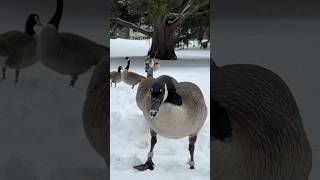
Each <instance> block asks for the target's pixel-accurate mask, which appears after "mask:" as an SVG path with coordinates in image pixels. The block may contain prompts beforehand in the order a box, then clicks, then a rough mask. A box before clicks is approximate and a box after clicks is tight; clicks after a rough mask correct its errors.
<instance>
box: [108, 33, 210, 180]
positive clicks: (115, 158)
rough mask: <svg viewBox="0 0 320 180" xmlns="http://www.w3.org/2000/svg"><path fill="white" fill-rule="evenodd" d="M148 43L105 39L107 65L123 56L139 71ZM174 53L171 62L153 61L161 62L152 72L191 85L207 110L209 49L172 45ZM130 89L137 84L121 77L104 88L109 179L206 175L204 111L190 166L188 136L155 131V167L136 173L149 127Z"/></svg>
mask: <svg viewBox="0 0 320 180" xmlns="http://www.w3.org/2000/svg"><path fill="white" fill-rule="evenodd" d="M150 43H151V41H150V40H124V39H113V40H111V42H110V47H111V52H110V54H111V63H110V68H111V70H116V69H117V67H118V66H119V65H122V66H123V67H125V66H126V61H124V60H123V59H124V58H125V57H126V56H129V57H131V61H132V62H131V66H130V70H131V71H133V72H136V73H139V74H142V75H145V72H144V59H145V56H146V54H147V51H148V49H149V47H150ZM176 54H177V56H178V60H177V61H166V60H162V61H159V63H160V66H161V67H160V69H159V70H158V71H157V72H155V77H157V76H160V75H163V74H166V75H170V76H173V77H175V78H176V79H177V80H178V81H191V82H193V83H195V84H197V85H198V86H199V87H200V89H201V90H202V92H203V95H204V97H205V101H206V105H207V107H208V111H209V110H210V102H209V100H210V86H209V84H210V75H209V73H210V67H209V56H210V51H209V50H200V49H198V48H194V49H187V50H177V51H176ZM136 91H137V86H136V87H135V88H134V89H133V90H132V89H131V87H130V86H129V85H127V84H125V83H123V82H121V83H119V84H117V87H112V88H111V90H110V141H111V142H110V148H111V153H110V163H111V164H110V166H111V167H110V172H111V179H128V178H129V179H132V180H135V179H139V180H140V179H147V178H148V179H149V178H151V179H153V180H157V179H159V180H160V179H161V180H163V179H166V180H171V179H192V180H200V179H201V180H203V179H210V137H209V136H210V121H209V120H210V112H208V116H207V120H206V123H205V125H204V126H203V127H202V129H201V130H200V132H199V134H198V140H197V142H196V145H195V163H196V169H195V170H190V169H189V165H188V164H187V162H188V161H189V157H190V156H189V151H188V138H183V139H178V140H173V139H167V138H163V137H161V136H159V135H158V142H157V144H156V145H155V148H154V157H153V162H154V163H155V170H153V171H149V170H148V171H145V172H138V171H136V170H134V169H133V168H132V166H134V165H138V164H141V163H144V162H145V160H146V159H147V153H148V151H149V148H150V134H149V128H148V125H147V123H146V122H145V120H144V117H143V114H142V112H141V111H140V110H139V109H138V107H137V105H136V101H135V94H136Z"/></svg>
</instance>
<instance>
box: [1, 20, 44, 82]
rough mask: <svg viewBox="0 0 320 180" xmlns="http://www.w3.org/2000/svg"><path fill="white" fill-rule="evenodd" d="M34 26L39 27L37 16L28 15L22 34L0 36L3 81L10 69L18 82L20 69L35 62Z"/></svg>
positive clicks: (13, 33) (16, 32) (14, 32)
mask: <svg viewBox="0 0 320 180" xmlns="http://www.w3.org/2000/svg"><path fill="white" fill-rule="evenodd" d="M36 25H39V26H40V25H41V23H40V18H39V16H38V15H37V14H30V15H29V16H28V19H27V21H26V24H25V32H24V33H23V32H19V31H10V32H7V33H3V34H1V35H0V67H2V78H3V79H6V69H7V68H12V69H15V70H16V77H15V82H18V80H19V73H20V69H22V68H26V67H29V66H31V65H32V64H34V63H35V62H36V61H37V58H36V44H37V42H36V39H35V35H36V32H35V31H34V26H36Z"/></svg>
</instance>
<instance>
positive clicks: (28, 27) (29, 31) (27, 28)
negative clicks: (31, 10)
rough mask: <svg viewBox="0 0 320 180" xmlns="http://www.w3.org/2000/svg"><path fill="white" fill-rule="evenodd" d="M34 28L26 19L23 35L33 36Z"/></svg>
mask: <svg viewBox="0 0 320 180" xmlns="http://www.w3.org/2000/svg"><path fill="white" fill-rule="evenodd" d="M34 26H35V24H34V23H33V22H32V21H30V20H29V19H28V20H27V22H26V26H25V33H26V34H28V35H30V36H33V35H34V34H35V33H36V32H35V31H34Z"/></svg>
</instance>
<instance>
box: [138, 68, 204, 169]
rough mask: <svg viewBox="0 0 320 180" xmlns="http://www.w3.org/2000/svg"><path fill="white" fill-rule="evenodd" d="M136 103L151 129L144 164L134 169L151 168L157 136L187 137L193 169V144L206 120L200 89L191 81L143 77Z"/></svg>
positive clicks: (164, 76) (167, 77)
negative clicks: (148, 148) (149, 142)
mask: <svg viewBox="0 0 320 180" xmlns="http://www.w3.org/2000/svg"><path fill="white" fill-rule="evenodd" d="M151 69H152V68H151ZM149 71H150V70H149ZM139 91H140V92H139ZM136 101H137V104H138V107H139V108H140V110H142V112H143V114H144V117H145V119H146V121H147V123H148V125H149V127H150V134H151V148H150V151H149V153H148V159H147V161H146V163H145V164H142V165H138V166H134V168H135V169H137V170H140V171H144V170H147V169H150V170H153V169H154V164H153V162H152V157H153V149H154V146H155V144H156V143H157V134H159V135H161V136H163V137H166V138H170V139H179V138H184V137H187V136H188V137H189V152H190V161H189V165H190V169H194V167H195V162H194V157H193V155H194V147H195V142H196V140H197V134H198V132H199V131H200V129H201V128H202V126H203V124H204V122H205V120H206V117H207V107H206V104H205V102H204V97H203V95H202V92H201V90H200V89H199V87H198V86H196V85H195V84H193V83H191V82H180V83H178V82H177V81H176V80H175V79H174V78H172V77H170V76H166V75H163V76H160V77H158V78H156V79H153V78H146V79H145V80H143V81H142V82H141V84H140V85H139V88H138V92H137V96H136Z"/></svg>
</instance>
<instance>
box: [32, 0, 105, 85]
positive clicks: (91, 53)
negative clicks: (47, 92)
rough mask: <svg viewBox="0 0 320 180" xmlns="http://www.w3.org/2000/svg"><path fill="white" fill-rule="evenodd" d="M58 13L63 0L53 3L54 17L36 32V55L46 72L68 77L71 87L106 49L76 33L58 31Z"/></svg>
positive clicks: (60, 11)
mask: <svg viewBox="0 0 320 180" xmlns="http://www.w3.org/2000/svg"><path fill="white" fill-rule="evenodd" d="M62 13H63V0H57V8H56V12H55V14H54V16H53V17H52V19H51V20H50V21H49V22H48V24H47V25H45V26H44V27H43V28H42V30H41V31H40V33H39V39H38V44H37V54H38V56H39V58H40V61H41V62H42V63H43V64H44V65H45V66H47V67H48V68H49V69H52V70H53V71H56V72H58V73H61V74H65V75H70V76H71V77H72V78H71V81H70V85H71V86H74V84H75V82H76V80H77V78H78V76H79V74H82V73H85V72H86V71H88V70H89V69H90V68H91V67H92V66H94V65H96V64H97V63H98V61H99V60H100V59H101V58H102V57H104V56H105V55H106V52H107V48H106V47H104V46H102V45H100V44H97V43H95V42H93V41H91V40H88V39H86V38H84V37H81V36H79V35H76V34H72V33H66V32H58V30H59V23H60V20H61V17H62Z"/></svg>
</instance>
